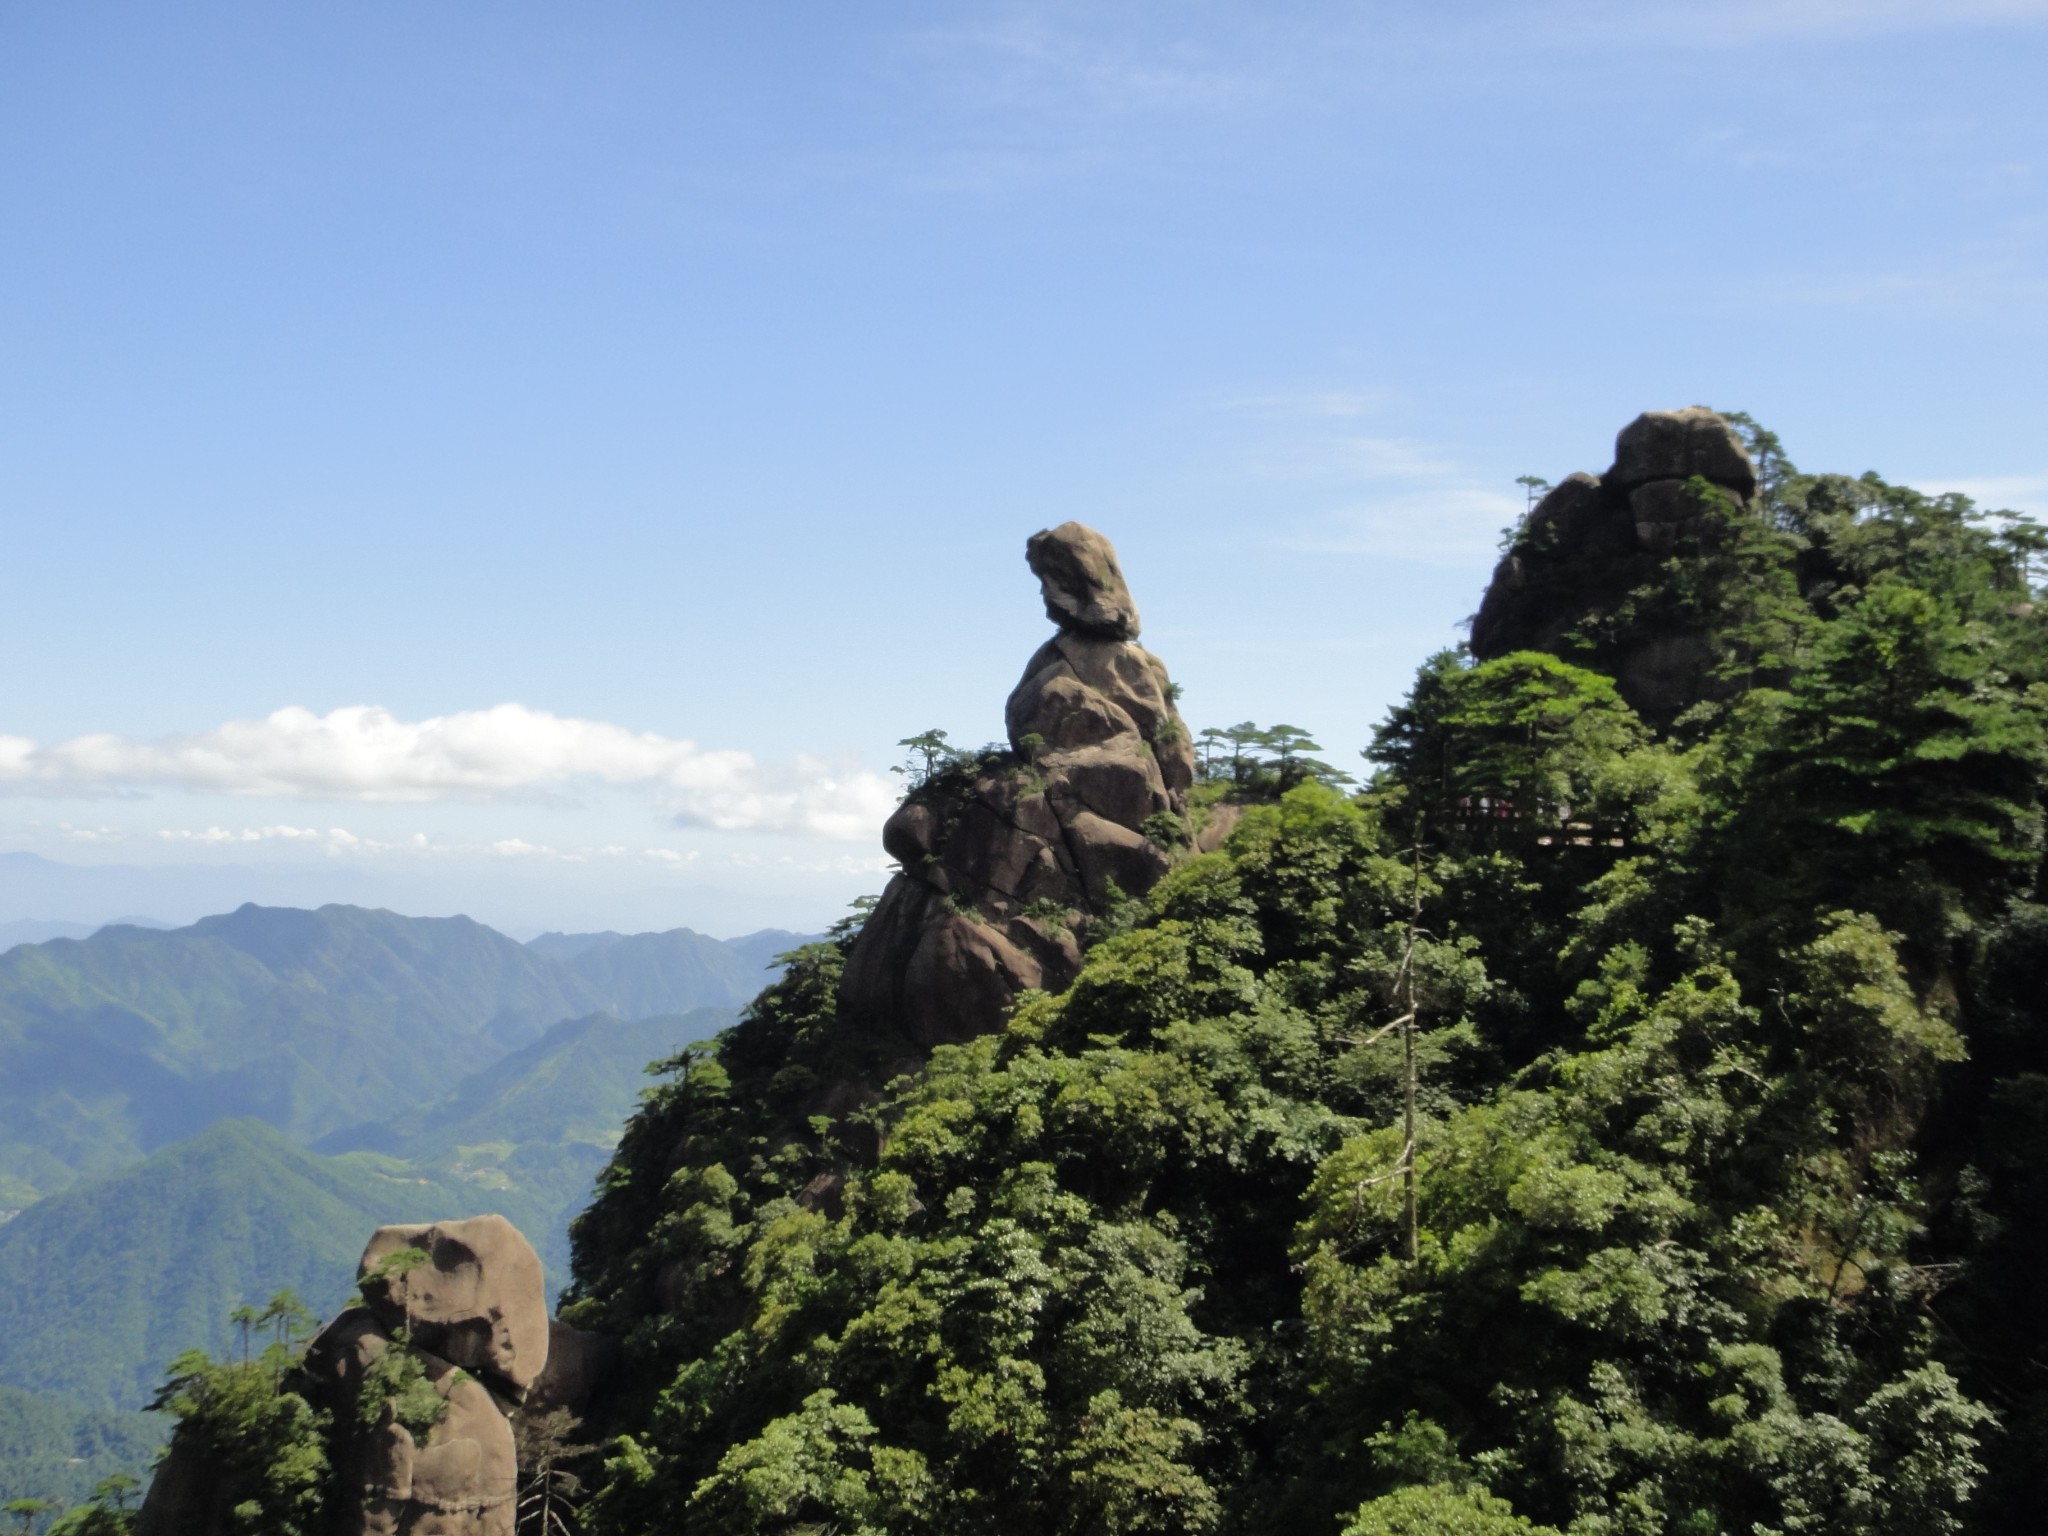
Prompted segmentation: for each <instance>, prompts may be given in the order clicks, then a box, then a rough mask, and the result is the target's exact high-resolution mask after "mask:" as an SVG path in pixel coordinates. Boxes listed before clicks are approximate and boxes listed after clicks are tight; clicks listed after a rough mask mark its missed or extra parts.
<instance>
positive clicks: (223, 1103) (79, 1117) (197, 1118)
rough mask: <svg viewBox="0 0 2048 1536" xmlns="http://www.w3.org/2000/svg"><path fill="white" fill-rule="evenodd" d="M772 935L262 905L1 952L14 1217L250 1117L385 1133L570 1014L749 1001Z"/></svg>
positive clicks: (4, 1105)
mask: <svg viewBox="0 0 2048 1536" xmlns="http://www.w3.org/2000/svg"><path fill="white" fill-rule="evenodd" d="M601 937H602V936H601ZM761 937H762V936H760V935H753V936H749V938H748V939H745V940H741V941H738V942H739V944H740V945H741V946H743V948H742V949H740V950H735V949H733V948H729V947H728V946H726V945H724V944H723V943H721V942H720V941H718V940H715V939H710V938H706V937H705V936H703V935H701V934H696V933H692V932H690V931H689V930H687V929H676V930H673V931H671V932H669V933H664V934H644V935H632V936H620V937H619V938H617V939H616V940H611V939H608V938H607V939H605V940H604V942H601V943H597V944H592V945H588V946H584V948H583V949H582V951H581V952H580V953H578V954H575V955H573V956H570V957H568V958H558V957H556V956H555V955H552V954H550V953H549V952H548V951H547V949H546V948H545V947H542V948H534V947H530V946H527V945H522V944H519V943H516V942H514V941H513V940H511V939H509V938H507V937H505V936H504V935H503V934H500V933H498V932H497V931H496V930H494V929H491V928H488V927H485V926H484V925H483V924H481V923H476V922H473V921H471V920H470V919H468V918H462V917H455V918H411V917H403V916H400V915H398V914H396V913H392V912H386V911H381V910H371V909H366V908H359V907H346V906H327V907H322V908H319V909H317V910H314V911H307V910H302V909H296V908H265V907H256V906H244V907H242V908H240V909H238V910H237V911H235V912H232V913H227V914H224V915H222V916H219V917H211V918H206V919H203V920H202V921H200V922H198V923H195V924H193V925H191V926H190V927H188V928H181V929H173V930H168V931H163V930H151V929H144V928H138V927H110V928H105V929H102V930H100V931H99V932H97V933H95V934H93V935H92V936H91V937H89V938H86V939H59V940H54V941H51V942H48V943H43V944H35V945H24V946H19V947H17V948H15V949H13V950H10V951H8V952H7V953H5V954H4V955H0V1207H9V1208H12V1207H21V1206H26V1205H30V1204H32V1203H33V1202H34V1201H35V1200H36V1199H38V1198H40V1197H42V1196H44V1195H47V1194H50V1193H52V1192H54V1191H55V1190H58V1189H61V1188H63V1187H65V1186H66V1185H68V1184H69V1183H71V1182H72V1181H73V1180H75V1179H76V1178H78V1177H80V1176H83V1175H90V1174H97V1173H106V1172H111V1171H113V1170H115V1169H117V1168H120V1167H122V1166H124V1165H126V1164H128V1163H131V1162H133V1161H135V1160H136V1159H138V1158H140V1157H142V1156H144V1155H146V1154H147V1153H149V1152H151V1151H153V1150H155V1149H156V1148H158V1147H161V1146H165V1145H167V1144H169V1143H171V1142H173V1141H176V1140H177V1139H179V1138H180V1137H183V1136H188V1135H191V1134H192V1133H194V1132H196V1131H198V1130H200V1129H203V1128H204V1127H205V1126H208V1125H210V1124H213V1123H215V1122H216V1121H219V1120H222V1119H226V1118H231V1117H235V1116H245V1115H246V1116H253V1117H255V1118H258V1119H261V1120H264V1121H266V1122H268V1123H270V1124H272V1125H275V1126H277V1127H278V1128H279V1129H280V1130H282V1131H284V1132H286V1133H287V1134H288V1135H291V1136H293V1137H295V1138H297V1139H299V1140H301V1141H307V1142H310V1141H314V1140H317V1139H318V1138H321V1137H323V1136H331V1135H333V1134H335V1133H337V1132H341V1131H344V1130H346V1129H347V1128H349V1127H352V1126H363V1125H371V1124H377V1123H380V1122H382V1121H384V1120H386V1119H388V1118H390V1117H391V1116H392V1115H393V1114H395V1113H397V1112H399V1111H400V1110H402V1109H404V1108H405V1107H406V1106H409V1105H412V1104H415V1103H419V1102H422V1101H426V1100H431V1099H434V1098H436V1097H437V1096H439V1095H440V1094H441V1093H443V1092H445V1091H446V1086H447V1085H449V1084H452V1083H455V1082H459V1081H461V1080H462V1079H463V1078H466V1077H467V1076H469V1075H470V1074H471V1073H473V1072H475V1071H478V1070H480V1069H481V1068H483V1067H486V1066H488V1065H490V1064H491V1063H492V1062H494V1061H496V1060H497V1059H498V1058H499V1057H501V1056H503V1055H504V1054H506V1053H507V1052H508V1051H511V1050H515V1049H517V1048H519V1047H520V1046H522V1045H525V1044H528V1043H530V1042H531V1041H533V1040H534V1039H535V1038H537V1037H538V1036H539V1035H540V1033H541V1032H542V1031H543V1030H544V1029H546V1028H547V1027H548V1026H549V1025H550V1024H553V1023H555V1022H556V1021H558V1020H562V1019H566V1018H573V1017H578V1016H582V1015H587V1014H589V1013H591V1012H593V1011H605V1012H612V1013H616V1014H619V1015H621V1016H626V1017H632V1016H646V1015H652V1014H658V1013H671V1012H682V1011H687V1010H688V1009H691V1008H695V1007H700V1006H707V1005H708V1006H731V1005H735V1004H737V1003H740V1002H743V1001H745V1000H746V999H747V998H748V997H750V996H751V995H752V994H753V993H754V992H755V991H756V990H758V988H759V985H760V984H761V983H762V982H763V981H765V980H766V979H767V977H766V975H765V973H764V972H763V970H762V967H761V966H760V965H758V964H755V963H753V955H754V954H755V953H758V947H759V946H758V944H757V942H756V941H758V940H759V939H760V938H761ZM783 938H784V936H782V935H776V936H775V937H774V940H773V942H774V943H775V944H776V945H777V947H778V949H779V948H780V947H782V940H783Z"/></svg>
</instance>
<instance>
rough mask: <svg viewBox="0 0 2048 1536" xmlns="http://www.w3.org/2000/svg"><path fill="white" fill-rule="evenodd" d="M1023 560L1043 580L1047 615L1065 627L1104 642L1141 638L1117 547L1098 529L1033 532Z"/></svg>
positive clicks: (1063, 525)
mask: <svg viewBox="0 0 2048 1536" xmlns="http://www.w3.org/2000/svg"><path fill="white" fill-rule="evenodd" d="M1024 559H1025V562H1026V563H1027V564H1028V565H1030V567H1031V574H1032V575H1034V576H1036V577H1037V578H1038V585H1039V591H1040V594H1041V595H1042V596H1043V597H1044V599H1045V616H1046V617H1047V618H1048V619H1051V620H1052V621H1053V623H1055V624H1057V625H1059V627H1060V628H1061V629H1066V630H1072V631H1073V632H1074V633H1076V634H1082V635H1094V636H1096V637H1097V638H1099V639H1103V640H1135V639H1137V638H1138V605H1137V603H1135V602H1134V601H1132V599H1131V589H1130V588H1129V587H1127V586H1125V585H1124V573H1123V568H1122V567H1121V566H1119V565H1118V564H1117V563H1116V548H1115V546H1114V545H1112V544H1111V543H1110V542H1109V540H1107V539H1105V538H1104V537H1103V536H1102V535H1101V534H1099V533H1097V532H1096V531H1095V530H1094V529H1093V528H1088V527H1084V526H1083V525H1082V524H1080V523H1072V522H1069V523H1061V524H1060V525H1059V527H1057V528H1047V529H1045V530H1043V531H1042V532H1039V533H1034V534H1033V535H1032V536H1031V537H1030V538H1029V539H1027V540H1026V541H1025V543H1024Z"/></svg>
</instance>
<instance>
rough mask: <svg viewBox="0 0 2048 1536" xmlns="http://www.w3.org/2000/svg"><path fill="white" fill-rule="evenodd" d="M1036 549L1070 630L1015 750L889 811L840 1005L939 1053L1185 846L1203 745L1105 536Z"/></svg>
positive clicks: (984, 1028) (1077, 530) (1032, 673)
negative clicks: (876, 891) (888, 866)
mask: <svg viewBox="0 0 2048 1536" xmlns="http://www.w3.org/2000/svg"><path fill="white" fill-rule="evenodd" d="M1025 558H1026V561H1027V563H1028V564H1029V566H1030V568H1031V570H1032V572H1033V574H1035V575H1036V576H1037V577H1038V579H1039V590H1040V595H1041V597H1042V598H1043V600H1044V603H1045V611H1046V616H1047V617H1048V618H1050V619H1051V620H1052V621H1053V622H1054V623H1055V624H1056V625H1058V626H1059V629H1058V632H1057V633H1056V634H1055V635H1053V637H1052V638H1051V639H1049V640H1048V641H1046V643H1045V644H1044V645H1042V646H1040V647H1039V648H1038V650H1037V652H1036V653H1035V654H1034V655H1033V656H1032V657H1031V659H1030V661H1028V662H1027V663H1026V664H1025V667H1024V676H1023V678H1022V679H1021V680H1020V681H1019V682H1018V684H1017V686H1016V688H1015V689H1014V690H1013V691H1012V692H1011V694H1010V699H1009V703H1008V705H1007V706H1006V707H1005V709H1004V712H1003V718H1004V726H1005V729H1006V731H1007V734H1008V736H1009V745H1010V754H1009V760H1008V761H1004V762H983V763H980V764H977V765H975V766H974V767H972V768H971V769H967V770H956V771H954V772H952V773H947V774H941V775H939V776H938V777H937V778H935V779H934V780H933V781H932V782H931V783H929V784H927V785H925V786H924V787H923V788H921V789H919V790H918V791H916V792H914V793H913V794H911V795H910V796H909V798H907V799H906V800H905V801H904V803H903V804H902V806H900V807H899V808H898V809H897V811H896V813H895V815H893V816H891V817H890V818H889V822H888V825H887V826H886V827H884V828H883V831H882V844H883V847H884V848H886V849H887V850H888V852H889V855H890V856H891V857H892V858H894V859H895V860H896V861H897V863H898V864H900V865H901V866H902V872H901V873H899V874H898V875H896V876H895V877H894V878H893V879H891V880H890V882H889V885H888V888H887V889H886V890H885V891H884V892H883V894H882V899H881V902H880V903H879V904H878V905H877V906H876V908H875V910H874V912H873V914H872V915H871V916H870V917H869V919H868V922H867V924H866V926H865V927H864V928H863V929H862V930H861V933H860V937H859V939H858V940H857V941H856V942H855V944H854V948H853V952H852V954H851V955H850V956H849V957H848V960H847V966H846V974H845V977H844V979H843V981H842V983H841V988H840V1003H841V1006H842V1007H843V1008H844V1009H845V1010H846V1011H847V1012H848V1013H849V1014H851V1015H854V1016H856V1017H861V1018H866V1019H870V1020H873V1021H875V1022H876V1023H877V1024H879V1025H882V1026H884V1027H887V1028H889V1029H892V1030H894V1031H896V1032H898V1033H900V1034H902V1035H903V1036H904V1037H906V1039H907V1040H908V1041H910V1042H911V1043H913V1044H916V1045H920V1046H926V1047H929V1046H931V1045H936V1044H939V1043H942V1042H945V1041H957V1040H965V1039H969V1038H971V1037H973V1036H975V1035H980V1034H986V1033H988V1032H989V1031H991V1030H994V1029H998V1028H1000V1027H1001V1025H1002V1022H1003V1020H1004V1018H1005V1017H1006V1016H1007V1014H1008V1012H1009V1010H1010V1007H1011V1005H1012V1004H1013V1003H1014V1002H1015V1000H1016V998H1017V995H1018V993H1020V992H1022V991H1024V990H1025V989H1027V988H1033V987H1039V988H1045V989H1048V990H1053V991H1057V990H1059V989H1060V988H1063V987H1065V986H1066V985H1067V984H1068V983H1069V982H1070V981H1072V980H1073V978H1074V976H1075V974H1076V973H1077V972H1078V971H1079V969H1080V965H1081V950H1080V945H1079V942H1078V940H1077V938H1076V934H1075V929H1076V925H1077V924H1078V923H1079V922H1080V921H1081V920H1083V919H1084V918H1086V917H1087V916H1088V915H1090V914H1092V913H1099V912H1101V911H1103V910H1105V909H1106V908H1107V907H1108V905H1109V904H1111V903H1112V902H1113V901H1114V900H1115V897H1116V895H1117V894H1118V893H1122V894H1124V895H1127V896H1134V895H1142V894H1143V893H1145V892H1146V891H1148V890H1150V889H1151V888H1152V885H1153V884H1154V883H1155V882H1156V881H1157V880H1158V879H1159V877H1160V876H1161V875H1162V874H1164V873H1165V872H1166V870H1167V867H1168V866H1169V864H1170V863H1171V861H1172V857H1173V849H1174V848H1175V847H1176V846H1177V845H1178V844H1179V843H1180V842H1181V841H1182V840H1183V838H1184V835H1185V833H1184V828H1185V817H1186V812H1187V791H1188V786H1189V785H1190V784H1191V783H1193V781H1194V769H1195V759H1194V748H1193V743H1192V741H1191V740H1190V738H1189V734H1188V730H1187V726H1186V725H1185V723H1183V721H1182V720H1181V718H1180V712H1179V710H1177V709H1176V708H1175V707H1174V703H1173V697H1172V689H1171V685H1170V683H1169V681H1168V678H1167V675H1166V667H1165V664H1164V663H1162V662H1161V661H1160V660H1159V658H1158V657H1156V656H1154V655H1153V654H1152V653H1151V652H1150V651H1147V650H1146V649H1145V648H1144V647H1143V646H1141V645H1139V644H1137V635H1138V607H1137V604H1136V602H1135V601H1134V600H1133V599H1132V597H1131V593H1130V588H1129V587H1128V586H1127V585H1126V583H1125V581H1124V576H1123V570H1122V568H1121V566H1120V565H1119V564H1118V562H1117V558H1116V550H1115V547H1114V546H1113V545H1111V543H1110V542H1109V540H1108V539H1106V538H1104V537H1103V536H1102V535H1101V534H1099V533H1097V532H1096V531H1095V530H1094V529H1092V528H1087V527H1083V526H1082V525H1081V524H1080V523H1072V522H1069V523H1062V524H1061V525H1060V526H1059V527H1057V528H1053V529H1048V530H1046V531H1044V532H1042V533H1037V534H1034V535H1033V536H1032V537H1031V538H1030V540H1028V541H1027V543H1026V546H1025Z"/></svg>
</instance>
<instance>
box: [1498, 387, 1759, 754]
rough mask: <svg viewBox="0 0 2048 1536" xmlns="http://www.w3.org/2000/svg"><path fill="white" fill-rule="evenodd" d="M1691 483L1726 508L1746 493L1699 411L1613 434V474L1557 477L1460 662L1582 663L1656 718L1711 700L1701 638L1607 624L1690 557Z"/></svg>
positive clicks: (1736, 444)
mask: <svg viewBox="0 0 2048 1536" xmlns="http://www.w3.org/2000/svg"><path fill="white" fill-rule="evenodd" d="M1701 482H1704V484H1705V486H1706V488H1707V493H1708V496H1711V495H1712V494H1713V493H1719V494H1720V495H1722V496H1725V497H1727V498H1728V499H1729V500H1730V501H1732V502H1733V503H1734V504H1735V505H1736V506H1738V507H1741V506H1746V505H1748V504H1749V502H1750V501H1751V499H1752V498H1753V497H1754V496H1755V495H1756V488H1757V481H1756V468H1755V466H1754V465H1752V464H1751V463H1750V459H1749V454H1748V453H1747V452H1746V451H1745V450H1744V448H1743V446H1742V440H1741V439H1740V438H1739V437H1737V436H1736V434H1735V431H1734V429H1733V428H1731V427H1730V426H1729V425H1728V423H1727V422H1726V421H1724V420H1723V419H1722V418H1721V417H1720V416H1718V415H1716V414H1715V413H1714V412H1712V411H1710V410H1708V409H1706V408H1705V407H1704V406H1689V407H1687V408H1686V409H1684V410H1680V411H1646V412H1644V413H1643V414H1642V415H1641V416H1638V417H1637V418H1636V419H1635V420H1634V421H1632V422H1630V423H1629V424H1628V425H1627V426H1626V427H1624V428H1622V430H1621V435H1620V436H1619V437H1618V438H1617V439H1616V440H1615V444H1614V467H1613V468H1611V469H1609V470H1608V471H1607V473H1606V474H1605V475H1603V476H1601V477H1599V478H1597V479H1596V478H1595V477H1593V476H1592V475H1588V474H1574V475H1571V476H1569V477H1567V478H1566V479H1565V480H1564V481H1563V482H1562V483H1561V484H1560V485H1558V486H1557V487H1556V488H1554V489H1553V490H1551V491H1550V492H1549V494H1548V495H1546V496H1545V497H1544V498H1543V499H1542V500H1541V501H1540V502H1538V503H1537V504H1536V506H1535V508H1534V509H1533V510H1532V511H1531V512H1530V514H1529V519H1528V521H1527V522H1526V523H1525V524H1524V525H1523V527H1522V529H1521V532H1520V534H1519V536H1518V537H1517V539H1516V540H1515V543H1514V545H1513V547H1512V548H1510V549H1509V551H1508V552H1507V554H1505V555H1503V556H1502V557H1501V561H1500V564H1499V565H1498V566H1496V567H1495V568H1494V573H1493V581H1492V583H1491V584H1490V585H1489V586H1488V587H1487V589H1486V597H1485V599H1484V600H1483V601H1482V602H1481V603H1480V605H1479V613H1478V615H1477V616H1476V617H1475V618H1474V619H1473V621H1472V641H1471V645H1472V654H1473V655H1475V656H1477V657H1478V658H1479V659H1480V660H1482V661H1486V660H1490V659H1491V658H1493V657H1496V656H1503V655H1506V654H1507V653H1508V652H1510V651H1523V650H1530V651H1550V652H1554V653H1556V654H1559V655H1563V656H1566V657H1567V658H1572V657H1575V656H1581V655H1583V656H1585V657H1586V659H1587V660H1588V661H1589V662H1590V663H1591V664H1594V665H1598V666H1600V667H1602V669H1603V670H1610V671H1612V672H1613V673H1614V675H1615V680H1616V683H1617V684H1618V686H1619V687H1620V689H1621V692H1622V696H1623V697H1624V698H1626V699H1627V700H1628V701H1629V703H1630V704H1632V705H1634V706H1635V708H1636V709H1637V710H1639V711H1640V712H1641V713H1643V714H1644V715H1646V716H1649V717H1651V718H1656V719H1668V718H1670V717H1671V716H1673V715H1675V714H1676V713H1678V712H1679V711H1680V710H1682V709H1684V708H1685V707H1686V706H1687V705H1689V704H1692V703H1696V702H1698V701H1699V700H1700V699H1702V698H1707V697H1712V696H1713V695H1714V693H1715V692H1716V688H1717V686H1718V685H1717V683H1716V681H1715V679H1714V678H1713V677H1712V676H1711V675H1710V668H1711V665H1712V660H1713V657H1712V650H1711V644H1710V637H1709V634H1708V632H1707V630H1706V629H1705V628H1702V627H1689V626H1687V625H1685V624H1683V623H1671V622H1664V621H1660V620H1658V619H1652V620H1650V621H1649V622H1647V623H1645V622H1623V621H1621V620H1620V619H1619V618H1618V617H1617V616H1618V615H1622V614H1624V613H1626V612H1627V610H1628V608H1629V606H1630V602H1629V600H1630V597H1631V594H1633V593H1635V592H1637V591H1639V590H1640V589H1641V588H1642V587H1643V586H1644V584H1645V583H1646V582H1648V581H1650V580H1651V578H1652V576H1653V574H1654V573H1655V571H1656V569H1657V567H1658V566H1659V565H1660V564H1662V562H1664V561H1665V560H1667V559H1670V558H1672V557H1673V556H1674V555H1681V556H1682V555H1685V554H1687V553H1688V552H1696V551H1697V549H1698V545H1699V540H1698V539H1696V538H1690V537H1689V535H1690V534H1692V533H1694V532H1696V531H1697V530H1698V529H1700V528H1702V527H1703V526H1705V525H1703V524H1702V523H1701V522H1700V518H1701V517H1702V514H1703V513H1705V512H1706V511H1707V497H1703V495H1702V493H1701V486H1700V483H1701Z"/></svg>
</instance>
